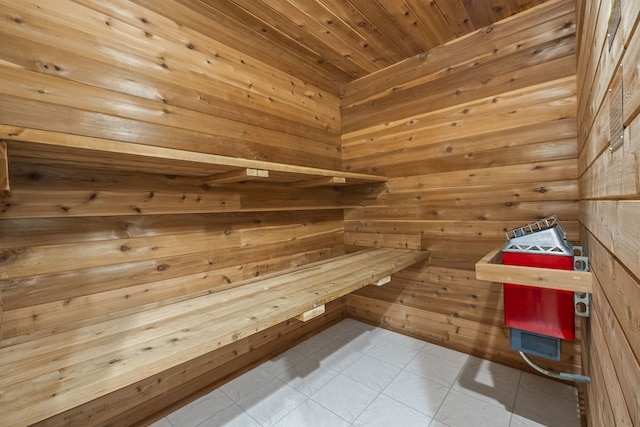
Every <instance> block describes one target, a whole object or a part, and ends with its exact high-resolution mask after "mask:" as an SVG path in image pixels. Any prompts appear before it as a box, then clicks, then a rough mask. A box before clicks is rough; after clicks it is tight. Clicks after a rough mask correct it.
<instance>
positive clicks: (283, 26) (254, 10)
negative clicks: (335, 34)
mask: <svg viewBox="0 0 640 427" xmlns="http://www.w3.org/2000/svg"><path fill="white" fill-rule="evenodd" d="M201 1H203V2H204V3H206V4H207V5H208V6H209V7H211V8H214V9H216V10H218V11H220V12H221V13H223V14H225V15H227V16H230V17H232V18H233V19H236V20H237V21H238V22H239V25H244V26H246V27H247V28H248V29H249V30H251V31H254V32H255V33H256V36H257V37H262V38H266V39H268V40H270V41H271V42H273V43H275V44H277V45H279V46H281V47H283V48H285V49H289V50H291V51H292V52H293V53H295V54H296V55H300V56H301V57H308V58H309V60H310V61H311V62H313V63H315V64H316V66H319V67H322V66H325V64H333V66H334V67H336V65H335V64H337V63H339V62H340V63H341V65H340V66H338V67H337V68H340V69H341V70H343V71H344V72H345V73H346V74H347V75H349V76H353V75H360V74H361V73H362V72H363V69H362V68H361V67H359V66H357V65H355V64H349V63H344V58H343V57H342V56H341V55H338V53H337V52H336V50H335V49H334V48H333V47H332V46H331V45H329V44H327V43H326V42H325V41H324V40H323V39H322V38H318V37H316V36H315V35H314V34H312V33H309V32H307V31H305V27H304V26H299V25H296V24H295V23H294V22H293V21H292V20H291V18H290V17H289V16H285V15H282V13H280V12H279V11H277V10H275V9H273V8H272V7H271V6H272V4H271V3H264V2H261V1H255V0H254V1H247V0H234V1H233V2H219V1H214V0H201Z"/></svg>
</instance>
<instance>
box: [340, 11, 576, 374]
mask: <svg viewBox="0 0 640 427" xmlns="http://www.w3.org/2000/svg"><path fill="white" fill-rule="evenodd" d="M575 30H576V25H575V11H574V2H573V1H570V0H554V1H550V2H548V3H545V4H544V5H541V6H538V7H535V8H532V9H531V10H528V11H526V12H524V13H522V14H519V15H517V16H514V17H512V18H509V19H507V20H503V21H500V22H498V23H496V24H494V25H492V26H490V27H487V28H485V29H483V30H480V31H477V32H475V33H472V34H470V35H468V36H466V37H463V38H461V39H458V40H456V41H453V42H450V43H448V44H446V45H444V46H442V47H439V48H436V49H433V50H432V51H429V52H427V53H425V54H423V55H420V56H418V57H415V58H412V59H409V60H407V61H404V62H402V63H399V64H397V65H395V66H392V67H389V68H387V69H385V70H383V71H382V72H378V73H376V74H373V75H371V76H369V77H366V78H362V79H360V80H356V81H355V82H353V83H350V84H348V85H346V86H345V87H344V89H343V99H342V101H343V107H342V108H343V115H342V127H343V140H342V144H343V147H342V149H343V166H344V167H345V168H346V169H348V170H350V171H360V172H364V171H366V172H377V173H382V174H384V175H387V176H389V177H391V179H390V181H389V182H388V185H387V189H386V191H385V192H383V193H381V194H379V195H378V196H377V197H373V196H372V197H369V198H368V199H367V200H366V201H365V203H363V204H362V206H361V207H359V208H356V209H350V210H347V211H346V214H345V244H346V245H348V246H374V245H379V246H387V245H388V246H401V247H409V248H420V247H421V248H425V249H428V250H430V251H431V253H432V267H430V268H429V269H428V270H427V271H426V272H424V273H422V274H419V273H418V272H411V271H409V272H406V273H405V274H402V275H400V276H398V277H396V278H395V279H394V280H393V282H392V283H391V284H390V285H387V286H385V287H384V289H373V288H366V289H364V290H362V291H360V292H356V293H355V295H353V296H351V297H350V298H349V299H348V306H349V314H350V315H352V316H354V317H356V318H359V319H363V320H366V321H369V322H373V323H379V324H384V325H385V326H387V327H390V328H392V329H395V330H398V331H401V332H405V333H409V334H412V335H415V336H418V337H421V338H426V339H428V340H430V341H434V342H440V343H443V344H444V345H447V346H450V347H452V348H455V349H459V350H461V351H465V352H468V353H472V354H476V355H479V356H481V357H484V358H487V359H492V360H496V361H499V362H502V363H506V364H511V365H515V366H518V367H522V366H523V362H522V361H521V360H520V358H519V356H518V355H517V353H516V352H514V351H511V350H509V344H508V338H507V331H506V330H505V328H504V327H503V311H502V290H501V285H500V284H495V283H487V282H480V281H477V280H475V274H474V271H473V270H474V264H475V262H476V261H478V260H479V259H480V258H482V257H483V256H484V255H485V254H486V253H488V252H489V251H490V250H492V249H494V248H496V247H500V246H502V244H503V243H504V231H505V230H507V229H509V228H512V227H515V226H518V225H522V224H526V223H528V222H530V221H532V220H535V219H538V218H541V217H544V216H548V215H552V214H557V215H558V216H559V218H560V220H561V222H562V224H563V225H564V226H565V227H566V228H567V230H568V233H569V238H570V240H572V241H576V240H577V239H578V227H577V221H578V183H577V144H576V136H577V127H576V118H575V117H576V77H575V73H576V67H575V64H576V54H575ZM562 354H563V355H562V360H561V362H559V363H551V362H544V363H545V364H547V365H548V366H549V367H553V368H554V369H563V370H565V371H572V372H579V371H580V357H579V344H578V343H577V342H575V343H564V344H563V350H562Z"/></svg>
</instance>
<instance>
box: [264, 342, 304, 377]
mask: <svg viewBox="0 0 640 427" xmlns="http://www.w3.org/2000/svg"><path fill="white" fill-rule="evenodd" d="M305 358H306V356H305V355H303V354H301V353H298V352H297V351H295V350H294V349H290V350H287V351H285V352H284V353H282V354H280V355H278V356H276V357H274V358H273V359H271V360H268V361H266V362H264V363H263V364H262V365H260V368H262V369H264V370H265V371H267V372H268V373H270V374H271V375H273V376H274V377H275V376H278V375H280V374H281V373H283V372H284V371H286V370H287V369H291V368H293V367H294V366H295V365H297V364H298V363H300V362H302V361H303V360H304V359H305Z"/></svg>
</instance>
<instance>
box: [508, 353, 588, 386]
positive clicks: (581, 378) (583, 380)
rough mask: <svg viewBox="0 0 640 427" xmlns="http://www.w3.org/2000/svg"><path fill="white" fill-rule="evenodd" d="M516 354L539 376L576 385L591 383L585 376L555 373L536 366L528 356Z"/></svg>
mask: <svg viewBox="0 0 640 427" xmlns="http://www.w3.org/2000/svg"><path fill="white" fill-rule="evenodd" d="M518 353H520V356H522V358H523V359H524V361H525V362H527V363H528V364H529V366H531V367H532V368H533V369H535V370H536V371H538V372H540V373H541V374H544V375H547V376H549V377H552V378H557V379H560V380H565V381H573V382H577V383H585V384H589V383H590V382H591V378H590V377H587V376H585V375H577V374H569V373H566V372H555V371H551V370H549V369H544V368H543V367H541V366H539V365H538V364H536V363H535V362H534V361H533V360H531V359H530V358H529V356H527V355H526V354H525V353H523V352H521V351H519V352H518Z"/></svg>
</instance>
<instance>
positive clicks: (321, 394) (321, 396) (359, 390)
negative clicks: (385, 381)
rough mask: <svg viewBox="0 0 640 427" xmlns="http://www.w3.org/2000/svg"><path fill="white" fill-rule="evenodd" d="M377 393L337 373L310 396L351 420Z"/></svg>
mask: <svg viewBox="0 0 640 427" xmlns="http://www.w3.org/2000/svg"><path fill="white" fill-rule="evenodd" d="M377 395H378V392H376V391H375V390H373V389H371V388H369V387H367V386H365V385H363V384H360V383H359V382H356V381H354V380H352V379H351V378H349V377H347V376H345V375H338V376H337V377H335V378H334V379H333V380H331V381H330V382H329V383H328V384H327V385H325V386H324V387H322V388H321V389H320V390H319V391H318V392H317V393H316V394H314V395H313V396H311V398H312V399H313V400H315V401H316V402H318V403H319V404H321V405H322V406H324V407H325V408H327V409H328V410H330V411H331V412H333V413H335V414H337V415H339V416H340V417H342V418H344V419H345V420H347V421H349V422H352V421H353V420H355V419H356V418H357V417H358V416H359V415H360V414H361V413H362V412H363V411H364V410H365V409H366V408H367V406H369V405H370V404H371V402H373V400H374V399H375V398H376V396H377Z"/></svg>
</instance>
